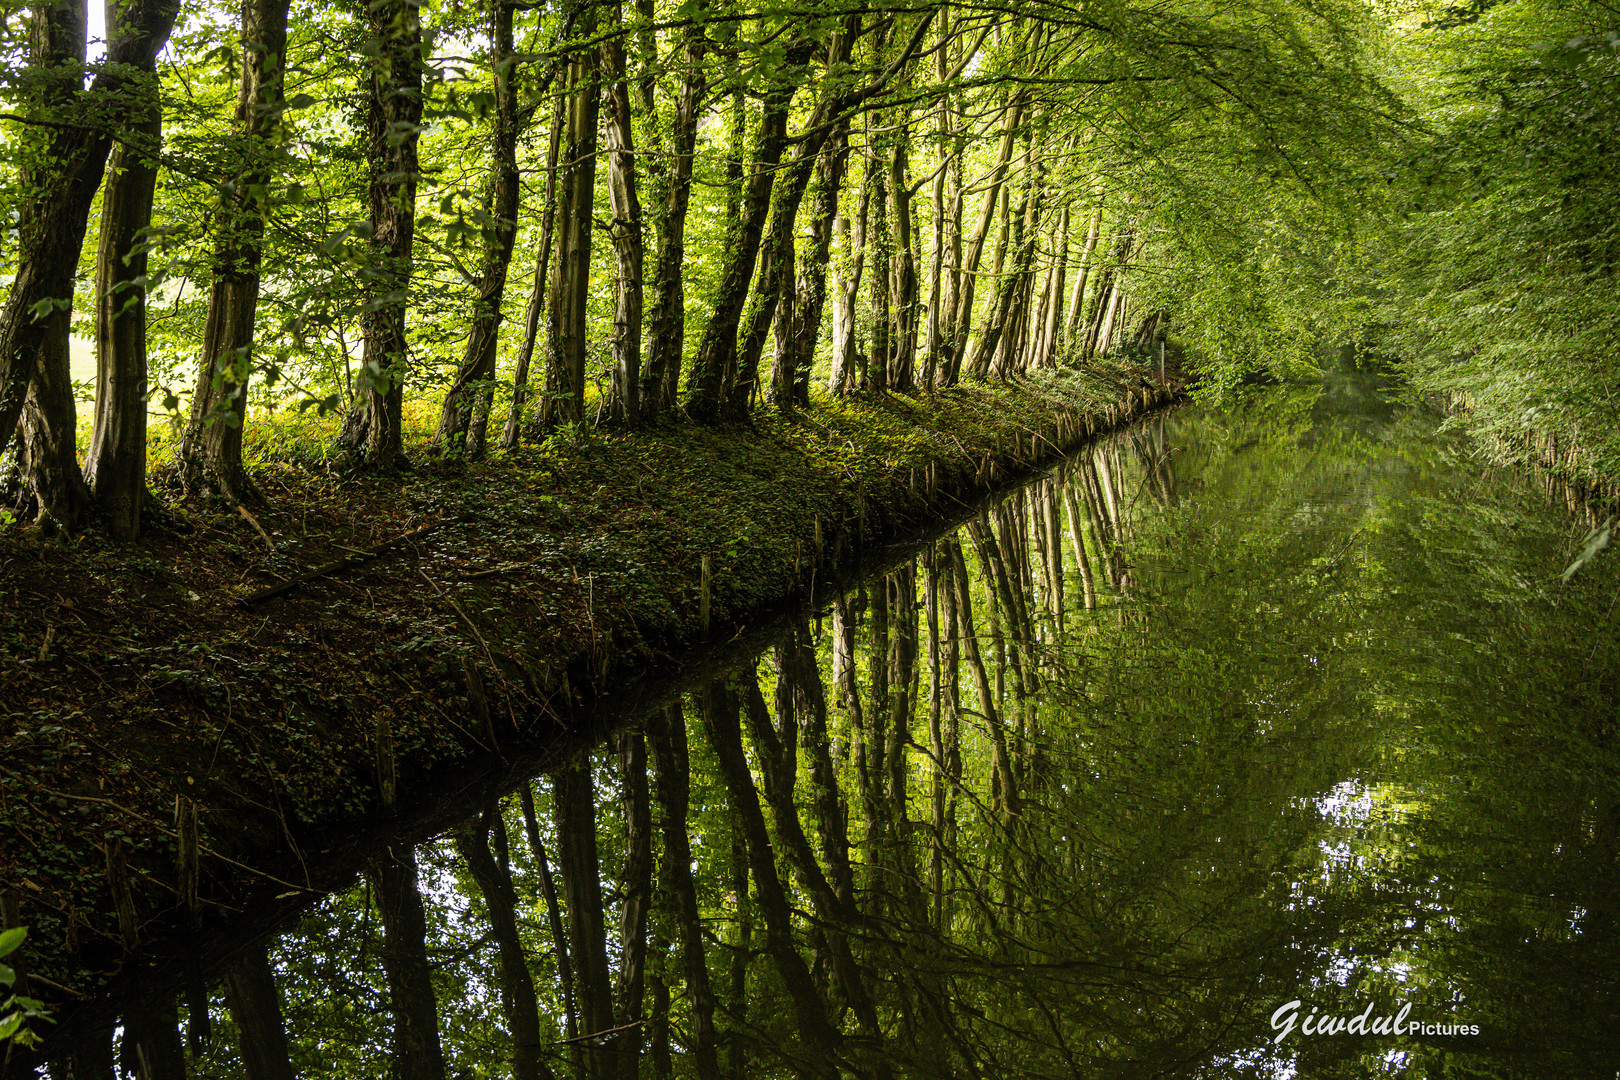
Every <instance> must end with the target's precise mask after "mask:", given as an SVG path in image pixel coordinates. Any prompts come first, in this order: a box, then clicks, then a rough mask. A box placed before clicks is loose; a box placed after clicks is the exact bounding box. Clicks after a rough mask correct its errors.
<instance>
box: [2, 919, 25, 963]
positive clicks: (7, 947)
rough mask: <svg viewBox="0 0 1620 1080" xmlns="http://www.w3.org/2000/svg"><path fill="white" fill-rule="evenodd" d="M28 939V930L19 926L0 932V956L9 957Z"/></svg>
mask: <svg viewBox="0 0 1620 1080" xmlns="http://www.w3.org/2000/svg"><path fill="white" fill-rule="evenodd" d="M27 937H28V928H27V927H26V926H19V927H17V928H15V929H13V930H5V931H0V956H10V955H11V954H12V953H14V952H16V951H17V947H18V946H19V945H21V944H22V943H23V941H24V940H25V939H26V938H27Z"/></svg>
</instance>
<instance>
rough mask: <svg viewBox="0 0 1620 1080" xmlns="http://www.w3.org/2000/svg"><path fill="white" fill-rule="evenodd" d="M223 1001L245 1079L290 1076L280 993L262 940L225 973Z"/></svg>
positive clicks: (282, 1079) (281, 1079)
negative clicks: (233, 1027)
mask: <svg viewBox="0 0 1620 1080" xmlns="http://www.w3.org/2000/svg"><path fill="white" fill-rule="evenodd" d="M225 1002H226V1005H227V1006H229V1008H230V1010H231V1022H232V1023H233V1024H235V1025H236V1039H237V1051H238V1053H240V1054H241V1056H242V1071H243V1072H245V1073H247V1077H248V1080H293V1067H292V1058H291V1056H290V1054H289V1052H288V1048H287V1028H286V1025H285V1023H284V1022H283V1020H282V1014H281V995H280V994H279V993H277V991H276V976H275V972H274V971H273V970H272V968H271V967H270V956H269V954H268V953H267V952H266V951H265V947H264V942H262V941H255V942H254V943H253V944H251V945H249V946H248V947H247V948H246V949H245V950H243V952H242V956H241V958H240V959H238V960H237V962H236V964H235V966H233V967H232V968H231V970H230V971H228V972H227V973H226V975H225Z"/></svg>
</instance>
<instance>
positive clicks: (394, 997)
mask: <svg viewBox="0 0 1620 1080" xmlns="http://www.w3.org/2000/svg"><path fill="white" fill-rule="evenodd" d="M367 873H368V875H369V877H370V878H371V887H372V891H373V893H374V894H375V895H376V897H377V908H378V911H379V912H380V914H381V916H382V924H383V945H382V963H383V973H384V975H385V977H386V979H387V982H388V1000H389V1006H390V1008H391V1009H392V1010H393V1014H394V1073H395V1076H396V1077H397V1078H398V1080H444V1051H443V1050H442V1049H441V1047H440V1044H439V1013H438V1003H437V1001H436V1000H435V998H434V994H433V973H432V969H431V968H430V967H429V965H428V958H427V915H426V912H425V911H424V910H423V908H422V894H421V893H420V892H418V891H417V886H416V852H415V851H413V850H412V849H411V848H409V847H407V846H404V845H401V846H399V847H395V848H388V849H385V850H384V851H383V852H382V853H381V854H379V855H378V856H376V858H374V859H373V860H372V861H371V863H370V865H369V866H368V867H367Z"/></svg>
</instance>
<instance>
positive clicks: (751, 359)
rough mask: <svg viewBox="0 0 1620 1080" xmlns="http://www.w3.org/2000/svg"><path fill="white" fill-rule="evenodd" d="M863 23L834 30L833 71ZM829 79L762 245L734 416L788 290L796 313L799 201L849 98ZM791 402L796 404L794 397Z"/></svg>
mask: <svg viewBox="0 0 1620 1080" xmlns="http://www.w3.org/2000/svg"><path fill="white" fill-rule="evenodd" d="M858 28H859V23H858V21H857V20H855V19H848V20H846V21H845V23H844V24H843V26H842V28H841V29H840V30H839V32H838V33H836V34H834V35H833V36H832V40H831V42H830V43H829V45H828V49H827V70H828V72H829V73H834V72H841V71H843V70H844V69H846V68H847V66H848V64H849V56H850V49H851V46H852V45H853V43H854V36H855V34H856V33H857V32H858ZM827 82H828V83H829V88H828V89H826V90H824V91H823V92H822V94H821V98H820V100H819V101H818V102H817V103H816V108H815V109H814V110H813V111H812V112H811V114H810V117H809V119H808V120H807V121H806V122H805V133H804V134H803V135H801V136H800V138H799V143H798V145H797V146H795V147H794V148H793V155H792V158H791V159H790V160H789V162H788V165H787V167H786V169H785V170H784V176H783V178H782V181H781V182H780V183H778V184H776V186H775V191H774V194H773V197H772V199H771V219H770V229H769V233H768V235H767V236H766V238H765V242H764V245H763V246H762V248H761V249H760V267H759V275H758V281H757V282H756V284H755V287H754V300H753V303H752V304H751V305H750V307H749V312H748V315H747V318H746V319H745V320H744V327H745V328H746V329H745V332H744V334H743V337H742V341H741V343H740V344H739V345H738V355H737V379H736V382H735V383H734V384H733V386H732V388H731V391H730V395H729V397H730V400H729V402H728V405H729V408H730V412H731V414H732V415H733V416H743V415H746V413H747V411H748V408H749V405H750V403H751V401H752V398H753V395H754V391H755V389H756V387H757V385H758V381H759V374H758V373H759V359H760V355H761V353H763V351H764V349H765V337H766V334H767V333H768V332H769V330H770V327H771V324H772V322H773V321H776V318H777V314H778V307H779V305H781V304H782V300H783V297H784V296H785V295H786V296H787V297H788V300H787V304H786V306H785V307H784V308H783V312H782V314H783V316H784V318H786V317H791V310H792V297H791V295H789V294H790V290H791V288H792V284H793V269H794V267H793V263H794V259H793V255H794V251H793V248H794V229H795V226H796V224H797V222H798V215H799V206H800V205H801V203H802V202H803V200H804V193H805V189H806V187H807V186H808V185H809V183H810V177H811V174H812V173H813V172H814V171H815V167H816V162H817V161H818V160H819V158H820V156H821V148H822V147H823V146H825V145H826V143H827V140H828V138H829V137H830V136H831V135H832V134H833V133H834V132H835V131H836V130H837V128H838V125H837V124H835V123H833V122H832V120H831V118H832V117H834V116H836V115H837V114H838V113H839V111H840V109H841V105H842V101H843V95H842V94H841V93H840V91H839V89H838V88H837V87H838V79H837V76H836V75H832V74H830V75H829V76H828V78H827ZM773 366H774V365H773ZM766 396H767V398H768V399H769V400H771V401H774V402H780V401H782V400H783V398H782V396H781V394H780V392H779V388H776V387H775V384H774V383H773V384H772V386H771V387H770V388H768V389H767V395H766ZM789 398H791V394H790V395H789ZM788 404H789V406H790V407H791V400H789V401H788Z"/></svg>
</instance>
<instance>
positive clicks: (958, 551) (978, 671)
mask: <svg viewBox="0 0 1620 1080" xmlns="http://www.w3.org/2000/svg"><path fill="white" fill-rule="evenodd" d="M945 550H946V552H947V553H948V554H949V556H950V559H951V562H952V563H953V565H954V571H953V574H952V576H953V577H954V578H955V584H956V636H957V638H958V639H959V640H960V642H961V646H962V653H963V656H964V658H965V659H966V660H967V664H968V669H969V670H970V671H972V672H973V681H974V683H975V685H976V686H977V688H978V691H979V709H980V712H981V713H982V715H983V717H984V721H985V726H986V728H987V729H988V731H989V735H990V747H991V759H992V762H991V763H992V767H993V768H994V770H995V778H996V783H995V784H994V785H993V786H992V788H991V797H992V800H993V802H994V803H995V805H996V807H997V809H998V810H1000V812H1001V814H1002V817H1003V820H1007V819H1010V818H1011V817H1012V816H1013V815H1015V814H1017V813H1018V790H1017V785H1016V784H1015V783H1014V781H1013V775H1012V762H1011V760H1010V759H1009V757H1008V755H1007V733H1006V732H1005V731H1004V730H1003V729H1002V726H1001V718H1000V717H999V716H998V715H997V713H996V704H995V697H994V695H993V693H992V692H991V689H990V676H989V673H988V672H987V671H986V670H985V666H984V657H983V656H982V655H981V654H980V652H979V639H978V638H977V637H976V636H975V634H974V630H973V594H972V591H971V590H970V589H969V587H968V573H967V562H966V561H965V560H964V559H963V558H962V548H961V546H960V545H958V544H957V543H956V541H955V540H948V541H946V543H945Z"/></svg>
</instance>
